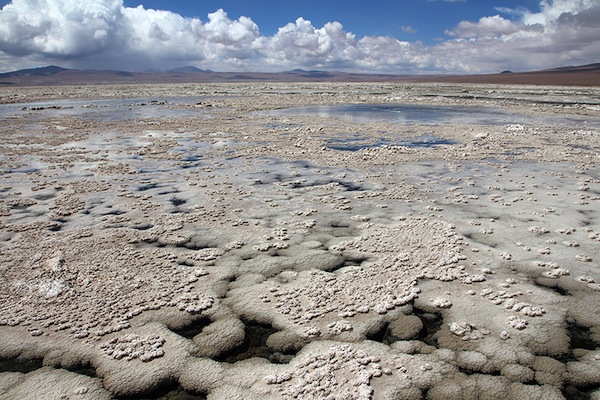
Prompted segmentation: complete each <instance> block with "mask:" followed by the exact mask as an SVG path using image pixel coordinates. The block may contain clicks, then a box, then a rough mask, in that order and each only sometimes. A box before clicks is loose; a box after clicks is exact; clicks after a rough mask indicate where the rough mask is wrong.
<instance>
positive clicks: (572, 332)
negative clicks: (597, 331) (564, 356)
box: [567, 322, 600, 350]
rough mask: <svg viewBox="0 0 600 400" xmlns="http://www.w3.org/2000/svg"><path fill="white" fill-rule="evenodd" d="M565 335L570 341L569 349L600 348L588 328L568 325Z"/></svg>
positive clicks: (599, 344) (575, 324) (573, 324)
mask: <svg viewBox="0 0 600 400" xmlns="http://www.w3.org/2000/svg"><path fill="white" fill-rule="evenodd" d="M567 333H568V335H569V338H570V339H571V346H570V347H571V349H586V350H596V349H597V348H598V347H600V343H597V342H596V341H595V340H594V338H593V333H592V331H591V330H590V328H588V327H585V326H582V325H579V324H577V323H574V322H573V323H569V324H568V326H567Z"/></svg>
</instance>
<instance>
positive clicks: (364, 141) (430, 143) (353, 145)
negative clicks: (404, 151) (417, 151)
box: [327, 134, 457, 151]
mask: <svg viewBox="0 0 600 400" xmlns="http://www.w3.org/2000/svg"><path fill="white" fill-rule="evenodd" d="M454 144H457V142H454V141H452V140H446V139H440V138H438V137H435V136H433V135H430V134H425V135H421V136H419V137H417V138H411V139H398V140H391V139H388V138H376V139H375V140H369V138H367V137H364V136H355V135H353V136H340V137H336V138H334V139H329V140H328V141H327V147H328V148H330V149H333V150H342V151H360V150H363V149H371V148H377V147H381V146H398V147H400V146H404V147H411V148H423V147H435V146H439V145H454Z"/></svg>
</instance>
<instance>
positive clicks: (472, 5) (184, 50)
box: [0, 0, 600, 74]
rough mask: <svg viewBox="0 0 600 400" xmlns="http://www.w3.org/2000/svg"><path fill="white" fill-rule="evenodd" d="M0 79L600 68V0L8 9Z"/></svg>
mask: <svg viewBox="0 0 600 400" xmlns="http://www.w3.org/2000/svg"><path fill="white" fill-rule="evenodd" d="M0 6H2V8H1V9H0V71H9V70H15V69H20V68H31V67H37V66H43V65H49V64H55V65H60V66H64V67H69V68H82V69H85V68H93V69H119V70H131V71H143V70H147V69H168V68H174V67H180V66H185V65H193V66H196V67H198V68H203V69H212V70H215V71H267V72H268V71H271V72H275V71H286V70H291V69H296V68H304V69H320V70H340V71H349V72H375V73H390V74H406V73H408V74H472V73H494V72H500V71H503V70H513V71H528V70H537V69H546V68H554V67H560V66H566V65H583V64H589V63H595V62H600V57H599V56H598V55H599V54H600V39H599V38H600V23H599V21H600V0H396V1H392V0H383V1H369V2H367V1H358V0H343V1H342V0H320V1H316V0H303V1H287V0H280V1H273V0H238V1H233V0H220V1H217V0H198V1H191V0H170V1H158V0H85V1H83V0H12V1H0Z"/></svg>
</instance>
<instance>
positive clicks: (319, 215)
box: [0, 82, 600, 400]
mask: <svg viewBox="0 0 600 400" xmlns="http://www.w3.org/2000/svg"><path fill="white" fill-rule="evenodd" d="M0 86H1V85H0ZM99 96H102V98H103V99H104V100H102V101H101V102H99V101H98V100H97V99H94V98H95V97H99ZM124 97H127V98H124ZM63 98H71V99H70V100H69V104H71V105H73V108H69V111H68V112H66V113H65V112H63V111H64V110H62V111H61V105H63V104H64V103H63V100H61V99H63ZM133 98H135V99H133ZM142 98H144V99H143V100H140V99H142ZM146 98H147V99H146ZM157 98H160V99H161V100H155V99H157ZM162 98H168V99H170V100H173V101H170V100H163V99H162ZM198 98H202V101H201V102H198ZM598 98H599V91H598V90H597V89H594V88H591V87H588V88H577V90H576V91H572V90H570V89H566V88H558V87H557V88H552V90H549V89H548V90H547V89H542V90H538V89H537V88H533V89H532V88H531V87H527V88H519V87H514V86H513V87H508V86H501V87H494V88H493V89H492V88H490V87H489V86H485V87H480V86H477V85H469V86H468V87H467V86H460V85H441V86H440V85H421V84H418V83H411V84H410V85H408V86H407V85H404V84H402V83H374V84H371V83H369V84H366V83H353V84H351V85H348V84H346V83H326V82H320V83H318V84H315V83H308V82H306V83H302V84H295V83H268V84H265V83H257V84H254V83H244V84H239V85H238V84H229V83H228V84H218V83H210V84H185V85H183V84H182V85H179V84H175V85H166V86H162V85H127V87H125V86H114V87H113V86H106V85H104V86H93V85H83V86H78V87H75V86H72V87H69V90H62V89H61V90H56V89H55V88H52V87H44V88H40V87H35V86H31V87H29V86H12V85H4V86H2V87H0V109H1V111H2V112H1V113H0V114H2V119H3V121H4V122H7V123H3V124H0V139H1V140H0V143H1V144H0V171H1V173H0V286H1V287H2V290H0V337H1V338H2V340H0V359H2V361H3V362H2V367H4V368H3V370H2V372H0V398H1V399H19V398H56V399H58V398H67V397H68V398H82V399H105V398H106V399H108V398H137V397H140V396H149V397H156V396H157V395H158V396H161V395H163V394H164V397H165V398H171V397H190V396H192V397H193V395H197V394H201V395H203V396H206V397H207V398H215V399H217V398H243V399H246V398H247V399H279V398H303V399H327V398H329V399H336V398H344V399H346V398H357V399H358V398H360V399H399V398H403V399H421V398H425V397H426V398H427V399H430V400H438V399H456V398H458V399H462V398H465V399H467V398H469V399H471V398H472V399H475V398H490V397H494V398H502V399H529V398H531V399H561V398H565V397H573V396H575V397H577V396H579V395H581V396H584V397H585V396H588V397H590V396H591V397H592V398H593V397H594V396H596V397H597V393H596V392H597V390H596V392H594V389H597V388H598V387H599V385H600V369H599V367H598V361H599V360H600V354H599V352H598V351H597V350H596V349H597V348H598V345H599V344H600V337H599V335H598V332H599V327H600V316H599V314H598V312H597V310H598V307H599V306H600V305H599V301H598V300H599V298H600V297H599V293H600V284H599V283H598V281H599V279H600V278H599V277H598V274H597V262H596V259H595V255H596V254H598V252H599V248H598V245H599V243H600V225H599V221H600V218H598V210H599V209H600V207H599V204H600V203H599V202H600V196H598V193H600V169H599V168H598V154H599V149H598V143H599V142H598V135H599V132H598V129H597V127H598V126H600V122H599V121H600V114H599V113H598V112H599V111H600V110H598V109H597V107H596V106H594V105H593V104H595V103H596V102H597V99H598ZM78 99H87V100H85V104H84V103H82V100H78ZM35 101H43V102H44V103H43V104H41V105H39V106H38V105H36V106H31V104H15V105H13V104H12V103H19V102H22V103H29V102H35ZM9 103H10V104H9ZM54 103H56V104H54ZM88 103H89V104H88ZM342 103H343V104H345V103H364V104H360V105H359V106H360V107H362V106H363V105H366V104H369V107H366V108H369V109H370V108H371V105H373V108H375V109H377V108H378V107H379V106H377V105H376V104H385V107H386V108H387V107H391V108H394V107H396V106H398V107H400V108H402V107H404V106H405V105H410V107H412V106H417V107H421V106H422V105H423V104H424V103H429V104H431V105H434V106H435V107H433V108H431V109H428V112H427V113H425V114H428V115H430V114H432V113H433V114H434V115H435V113H437V112H441V111H442V109H443V111H447V110H453V112H455V111H457V110H459V109H460V110H462V109H463V107H470V106H471V105H476V106H478V105H485V106H488V105H498V104H500V105H501V107H504V106H507V108H506V109H505V111H506V110H508V111H510V113H514V112H515V111H516V112H518V113H521V112H522V115H519V116H518V118H519V119H521V118H522V119H523V121H527V123H525V122H524V123H523V125H521V124H519V125H515V124H513V125H508V126H507V125H502V124H504V122H503V123H502V124H499V125H493V124H489V121H487V120H486V121H480V122H481V124H480V125H474V124H470V123H469V121H470V118H475V119H477V118H478V117H479V115H480V113H484V114H485V113H487V112H486V111H485V110H484V109H483V108H482V109H478V112H477V113H472V112H470V111H472V110H471V109H469V108H467V111H468V113H469V114H470V116H469V117H467V119H466V120H464V121H462V122H460V123H459V122H455V121H457V120H456V119H452V120H451V121H450V122H449V123H446V122H448V121H446V120H444V123H442V124H436V123H435V122H433V123H432V121H427V122H426V123H425V122H423V121H415V123H410V126H408V125H407V124H406V122H405V121H402V122H398V121H386V120H381V119H380V118H379V117H378V118H377V121H356V120H353V121H348V120H346V117H345V116H343V115H337V114H335V113H336V112H337V111H335V109H333V111H332V114H328V113H325V114H323V115H320V116H319V117H316V116H314V115H298V114H294V112H295V111H294V110H289V109H286V108H287V107H296V106H304V105H313V106H323V107H328V106H331V105H335V104H342ZM413 103H414V104H413ZM209 105H210V106H211V107H209ZM452 105H459V106H460V107H458V108H455V107H446V106H452ZM352 107H354V106H352ZM360 107H359V108H360ZM508 107H510V108H508ZM446 108H447V110H446ZM275 109H277V110H275ZM265 110H269V111H265ZM287 112H290V114H286V113H287ZM495 112H496V111H494V113H495ZM281 113H283V114H281ZM390 114H396V113H390ZM459 115H465V114H464V113H463V114H459ZM506 115H507V114H502V115H501V118H502V119H503V120H505V119H506ZM567 115H568V117H569V118H568V119H565V118H564V116H567ZM496 117H498V115H496V116H494V115H492V116H491V118H496ZM584 119H585V123H584V122H583V120H584ZM575 125H580V126H575ZM581 125H585V128H582V127H581ZM432 130H433V131H434V133H431V131H432ZM432 135H434V136H435V138H434V139H435V140H434V139H431V138H432ZM438 137H439V138H440V139H441V140H440V143H439V144H438V142H437V138H438ZM337 144H341V146H337ZM344 145H348V148H347V149H343V150H342V149H340V148H339V147H344ZM38 364H42V365H44V367H41V368H38V369H35V370H33V371H31V372H27V373H23V372H17V371H22V370H26V371H30V370H31V369H32V368H35V366H36V365H38ZM89 369H93V371H89ZM88 375H89V376H88ZM175 382H176V383H177V384H178V385H180V387H178V388H177V389H174V390H173V391H171V392H169V393H165V392H166V391H168V390H169V389H168V388H169V387H170V386H169V385H173V383H175Z"/></svg>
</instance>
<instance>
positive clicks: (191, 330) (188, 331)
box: [169, 317, 211, 339]
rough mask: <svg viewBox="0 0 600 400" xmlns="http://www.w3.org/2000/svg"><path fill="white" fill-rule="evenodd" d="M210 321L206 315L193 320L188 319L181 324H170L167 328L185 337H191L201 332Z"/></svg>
mask: <svg viewBox="0 0 600 400" xmlns="http://www.w3.org/2000/svg"><path fill="white" fill-rule="evenodd" d="M210 323H211V321H210V319H209V318H207V317H202V318H199V319H196V320H193V321H189V322H188V323H187V324H185V325H182V326H177V327H173V326H170V327H169V330H171V331H172V332H174V333H176V334H178V335H179V336H182V337H184V338H187V339H193V338H194V336H196V335H197V334H199V333H200V332H202V330H203V329H204V328H206V327H207V326H208V325H210Z"/></svg>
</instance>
